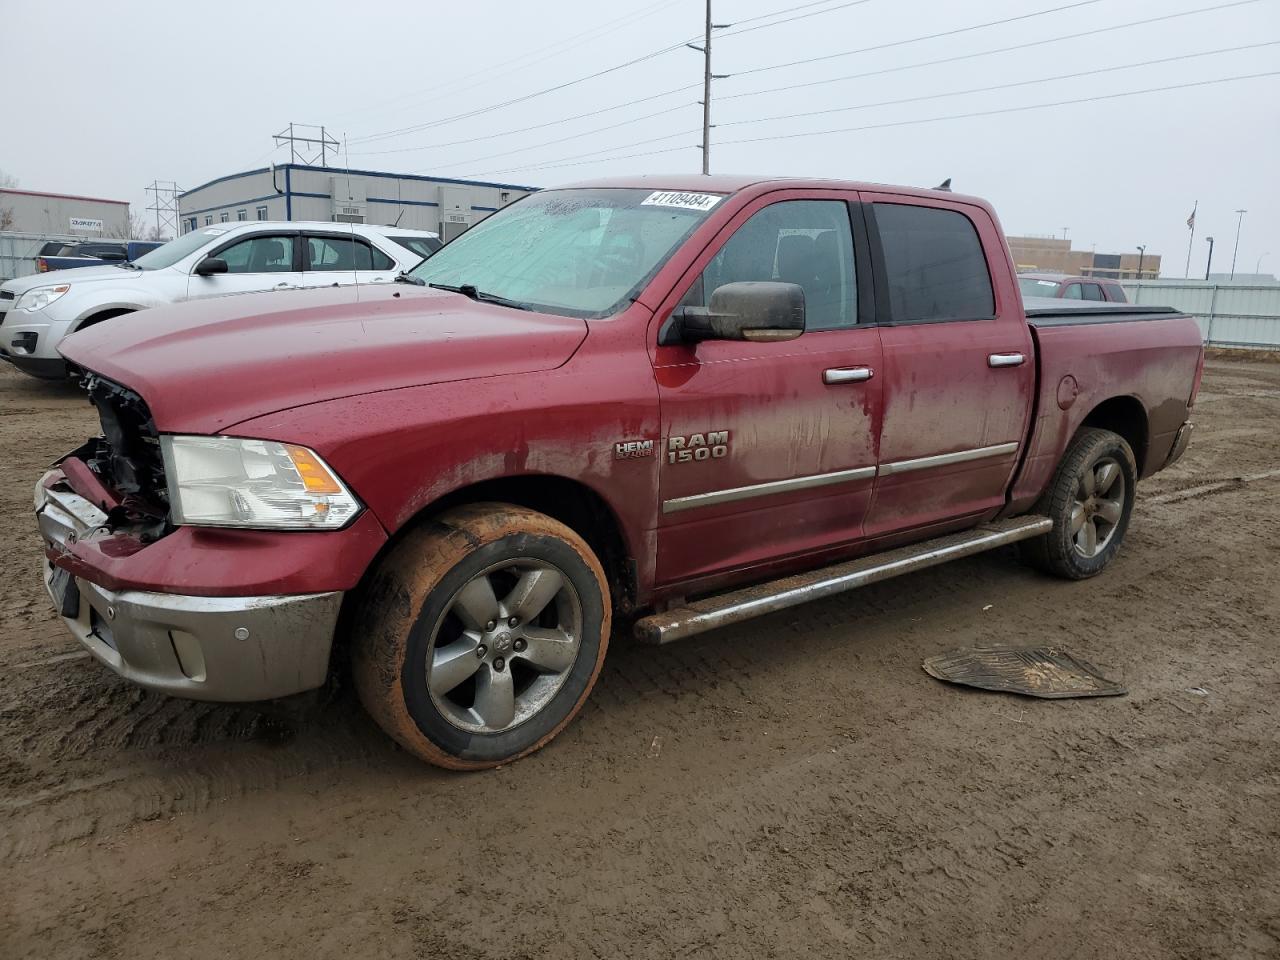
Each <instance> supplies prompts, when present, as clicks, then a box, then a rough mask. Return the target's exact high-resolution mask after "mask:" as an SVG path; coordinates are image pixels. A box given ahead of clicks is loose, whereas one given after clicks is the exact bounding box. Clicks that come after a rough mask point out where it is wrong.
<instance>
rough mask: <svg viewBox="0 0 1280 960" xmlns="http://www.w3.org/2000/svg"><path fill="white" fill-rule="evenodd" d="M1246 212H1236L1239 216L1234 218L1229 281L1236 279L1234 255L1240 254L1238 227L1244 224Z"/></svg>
mask: <svg viewBox="0 0 1280 960" xmlns="http://www.w3.org/2000/svg"><path fill="white" fill-rule="evenodd" d="M1248 212H1249V211H1248V210H1237V211H1236V213H1237V214H1239V216H1237V217H1236V248H1235V249H1234V250H1232V251H1231V276H1230V278H1229V279H1231V280H1234V279H1235V278H1236V254H1238V253H1239V252H1240V225H1241V224H1242V223H1244V215H1245V214H1246V213H1248Z"/></svg>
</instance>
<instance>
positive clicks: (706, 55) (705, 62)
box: [685, 0, 733, 177]
mask: <svg viewBox="0 0 1280 960" xmlns="http://www.w3.org/2000/svg"><path fill="white" fill-rule="evenodd" d="M731 26H733V24H731V23H712V22H711V0H707V25H706V32H705V33H704V34H703V38H702V46H698V45H697V44H696V43H686V44H685V46H686V47H688V48H689V49H690V50H697V51H698V52H699V53H700V54H702V143H701V144H700V146H701V147H702V175H703V176H704V177H705V176H707V175H708V174H709V173H711V81H712V80H723V79H725V78H726V77H727V76H729V74H727V73H719V74H717V73H712V72H711V31H712V30H723V29H724V28H725V27H731Z"/></svg>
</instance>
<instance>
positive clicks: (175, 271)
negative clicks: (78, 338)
mask: <svg viewBox="0 0 1280 960" xmlns="http://www.w3.org/2000/svg"><path fill="white" fill-rule="evenodd" d="M392 233H394V234H395V235H396V236H397V237H398V238H400V239H399V240H398V241H393V240H391V239H390V234H392ZM411 238H412V239H415V240H417V241H418V242H419V243H425V242H431V241H435V240H437V237H436V235H435V234H434V233H428V232H426V231H423V230H404V229H400V228H392V227H375V226H365V225H348V224H339V223H276V222H272V221H267V220H254V221H250V222H247V223H237V224H234V225H232V224H216V225H212V226H207V227H200V228H198V229H195V230H192V231H191V232H190V233H186V234H183V235H182V236H181V237H178V238H177V239H176V240H170V241H169V242H168V243H166V244H164V245H163V246H160V247H158V248H156V249H155V250H152V251H151V252H150V253H148V254H145V255H143V256H141V257H139V258H138V259H137V260H136V261H134V262H132V263H128V262H121V263H116V264H113V265H110V266H99V267H85V268H83V269H78V270H76V271H75V272H74V273H72V274H68V273H62V272H55V273H47V274H42V275H40V276H35V277H20V278H18V279H16V280H10V281H8V282H7V283H5V284H3V285H0V357H2V358H4V359H5V360H8V361H9V362H10V363H12V364H13V365H14V366H15V367H17V368H18V369H19V370H21V371H23V372H24V373H29V374H31V375H32V376H36V377H43V378H53V379H58V378H61V377H64V376H65V375H66V372H67V367H66V363H65V361H64V360H63V358H62V357H61V356H60V355H59V353H58V344H59V343H61V342H62V338H63V337H65V336H66V335H67V334H69V333H72V332H73V331H76V330H83V329H84V328H85V327H90V326H93V325H95V324H98V323H101V322H103V321H104V320H112V319H114V318H116V317H120V316H122V315H124V314H128V313H133V312H135V311H138V310H145V309H148V308H151V307H155V306H158V305H159V304H162V303H177V302H180V301H183V300H196V299H204V298H208V297H220V296H224V295H226V294H229V293H249V292H252V291H262V290H277V291H278V290H295V289H298V288H300V287H318V286H326V287H327V286H333V285H334V284H338V285H343V284H349V283H351V284H364V283H386V282H390V281H391V280H393V279H395V276H396V275H397V274H398V273H400V272H402V271H404V270H407V269H409V268H410V267H412V266H414V265H415V264H417V263H420V262H421V261H422V255H421V254H420V253H419V252H418V251H417V250H415V249H412V248H410V247H407V246H404V245H403V244H404V243H405V242H408V240H409V239H411Z"/></svg>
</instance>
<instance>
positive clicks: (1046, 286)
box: [1018, 277, 1058, 297]
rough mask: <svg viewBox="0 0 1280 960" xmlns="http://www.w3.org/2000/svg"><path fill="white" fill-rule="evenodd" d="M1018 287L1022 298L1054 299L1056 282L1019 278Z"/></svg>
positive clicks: (1056, 292) (1056, 291) (1056, 293)
mask: <svg viewBox="0 0 1280 960" xmlns="http://www.w3.org/2000/svg"><path fill="white" fill-rule="evenodd" d="M1018 287H1019V288H1020V289H1021V290H1022V295H1023V296H1024V297H1056V296H1057V295H1058V281H1057V280H1037V279H1036V278H1035V277H1019V278H1018Z"/></svg>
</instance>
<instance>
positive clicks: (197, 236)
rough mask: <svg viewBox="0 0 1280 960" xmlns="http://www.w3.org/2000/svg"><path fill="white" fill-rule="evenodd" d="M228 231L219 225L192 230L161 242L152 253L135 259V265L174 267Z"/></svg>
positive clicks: (146, 267)
mask: <svg viewBox="0 0 1280 960" xmlns="http://www.w3.org/2000/svg"><path fill="white" fill-rule="evenodd" d="M226 232H227V231H226V230H225V229H222V230H219V229H218V228H217V227H205V228H204V229H203V230H192V231H191V232H190V233H184V234H183V235H182V236H180V237H179V238H178V239H177V240H170V241H169V242H168V243H164V244H161V245H160V246H158V247H156V248H155V249H154V250H152V251H151V252H150V253H145V254H143V255H142V256H140V257H139V258H138V259H137V260H135V261H133V263H134V266H138V267H141V268H142V269H143V270H160V269H163V268H164V267H172V266H173V265H174V264H175V263H177V262H178V261H179V260H181V259H182V258H183V257H185V256H186V255H187V254H189V253H194V252H195V251H196V250H199V249H200V248H201V247H203V246H205V245H206V244H209V243H212V242H213V241H214V240H216V239H217V238H218V237H220V236H222V235H223V234H224V233H226Z"/></svg>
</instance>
